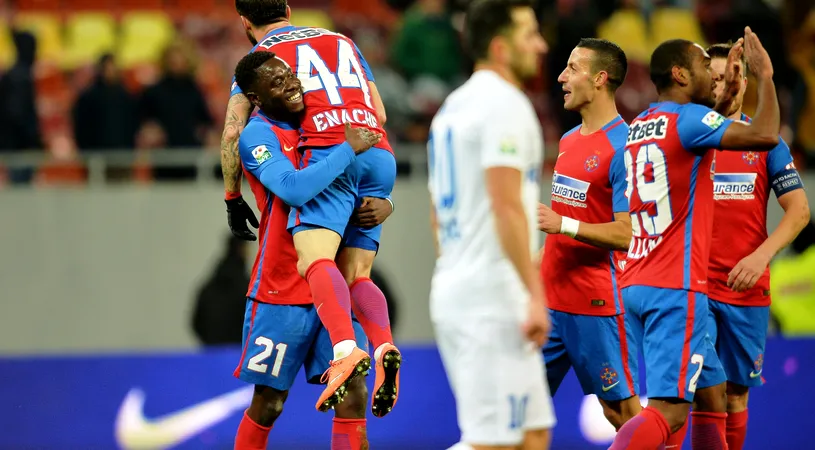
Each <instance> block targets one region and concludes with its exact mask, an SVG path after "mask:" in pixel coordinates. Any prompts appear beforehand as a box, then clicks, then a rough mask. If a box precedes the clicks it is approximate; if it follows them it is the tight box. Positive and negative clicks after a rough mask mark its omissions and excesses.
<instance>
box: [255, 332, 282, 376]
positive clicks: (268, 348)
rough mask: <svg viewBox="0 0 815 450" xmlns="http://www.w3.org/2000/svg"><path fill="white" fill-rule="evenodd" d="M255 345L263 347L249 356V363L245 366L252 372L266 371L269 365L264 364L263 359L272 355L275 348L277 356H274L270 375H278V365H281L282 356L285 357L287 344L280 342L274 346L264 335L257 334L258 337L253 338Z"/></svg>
mask: <svg viewBox="0 0 815 450" xmlns="http://www.w3.org/2000/svg"><path fill="white" fill-rule="evenodd" d="M255 345H259V346H261V347H263V351H262V352H260V353H258V354H257V355H255V356H253V357H251V358H250V359H249V363H248V364H247V365H246V368H247V369H249V370H251V371H253V372H260V373H266V371H267V370H269V365H268V364H264V363H263V361H265V360H266V359H267V358H269V357H270V356H272V352H274V351H275V350H277V356H276V357H275V359H274V364H273V365H272V374H271V375H272V376H273V377H276V376H278V375H280V367H282V366H283V358H285V357H286V349H287V348H289V346H288V345H286V344H283V343H280V344H277V347H275V345H274V342H273V341H272V340H271V339H269V338H267V337H264V336H258V338H257V339H255Z"/></svg>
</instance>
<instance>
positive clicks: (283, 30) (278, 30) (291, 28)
mask: <svg viewBox="0 0 815 450" xmlns="http://www.w3.org/2000/svg"><path fill="white" fill-rule="evenodd" d="M296 29H297V27H296V26H294V25H288V26H285V27H283V28H275V29H274V30H272V31H270V32H268V33H266V35H265V36H263V38H262V39H260V40H259V41H258V43H257V44H255V46H254V47H252V51H255V50H256V49H257V48H258V47H259V46H260V44H261V43H262V42H263V41H265V40H266V39H269V36H274V35H276V34H280V33H287V32H289V31H294V30H296Z"/></svg>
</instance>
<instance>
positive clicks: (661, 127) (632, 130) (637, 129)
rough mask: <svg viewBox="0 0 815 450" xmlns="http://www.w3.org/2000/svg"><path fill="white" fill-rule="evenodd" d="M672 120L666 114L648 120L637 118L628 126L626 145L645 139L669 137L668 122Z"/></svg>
mask: <svg viewBox="0 0 815 450" xmlns="http://www.w3.org/2000/svg"><path fill="white" fill-rule="evenodd" d="M669 123H670V120H669V119H668V118H667V117H665V116H659V117H654V118H651V119H648V120H635V121H634V122H632V123H631V125H630V126H629V127H628V139H627V140H626V142H625V145H626V146H628V145H632V144H638V143H640V142H644V141H653V140H657V139H665V138H666V137H668V124H669Z"/></svg>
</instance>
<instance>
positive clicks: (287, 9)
mask: <svg viewBox="0 0 815 450" xmlns="http://www.w3.org/2000/svg"><path fill="white" fill-rule="evenodd" d="M286 20H287V21H288V20H291V6H289V5H286Z"/></svg>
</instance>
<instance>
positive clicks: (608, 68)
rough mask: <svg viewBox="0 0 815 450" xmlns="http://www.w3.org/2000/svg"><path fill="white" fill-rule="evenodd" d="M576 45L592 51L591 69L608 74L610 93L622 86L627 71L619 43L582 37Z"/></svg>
mask: <svg viewBox="0 0 815 450" xmlns="http://www.w3.org/2000/svg"><path fill="white" fill-rule="evenodd" d="M577 47H578V48H587V49H589V50H593V51H594V53H595V57H594V58H592V62H591V70H592V71H593V72H594V73H597V72H601V71H604V72H606V73H607V74H608V84H609V90H610V91H611V92H612V93H614V91H616V90H617V88H619V87H620V86H622V84H623V81H625V74H626V72H628V58H626V57H625V52H624V51H623V49H621V48H620V46H619V45H617V44H615V43H613V42H611V41H607V40H605V39H596V38H583V39H581V40H580V42H578V43H577Z"/></svg>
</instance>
